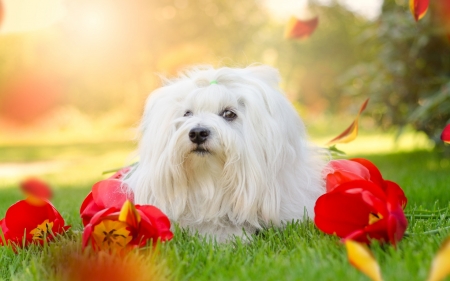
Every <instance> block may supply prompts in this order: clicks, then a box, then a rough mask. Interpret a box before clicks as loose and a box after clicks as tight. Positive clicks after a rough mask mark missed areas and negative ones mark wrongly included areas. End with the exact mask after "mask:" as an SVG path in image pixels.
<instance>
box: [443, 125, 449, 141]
mask: <svg viewBox="0 0 450 281" xmlns="http://www.w3.org/2000/svg"><path fill="white" fill-rule="evenodd" d="M441 140H442V141H443V142H445V143H449V144H450V124H448V125H447V126H445V128H444V130H443V131H442V134H441Z"/></svg>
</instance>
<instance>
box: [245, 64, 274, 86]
mask: <svg viewBox="0 0 450 281" xmlns="http://www.w3.org/2000/svg"><path fill="white" fill-rule="evenodd" d="M243 71H245V72H246V73H247V74H248V75H250V76H252V77H254V78H256V79H258V80H261V81H263V82H264V83H266V84H268V85H269V86H271V87H272V88H278V84H279V83H280V73H279V72H278V70H277V69H275V68H273V67H270V66H268V65H250V66H248V67H246V68H244V69H243Z"/></svg>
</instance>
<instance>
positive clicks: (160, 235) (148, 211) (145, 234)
mask: <svg viewBox="0 0 450 281" xmlns="http://www.w3.org/2000/svg"><path fill="white" fill-rule="evenodd" d="M136 209H137V210H138V212H139V214H140V215H141V218H142V221H141V229H140V230H139V234H138V236H139V240H141V242H142V243H143V242H145V241H147V240H148V239H153V242H156V240H158V239H161V241H168V240H170V239H172V238H173V233H172V232H171V231H170V220H169V218H168V217H167V216H166V215H165V214H164V213H163V212H162V211H161V210H160V209H158V208H156V207H155V206H151V205H144V206H140V205H137V206H136Z"/></svg>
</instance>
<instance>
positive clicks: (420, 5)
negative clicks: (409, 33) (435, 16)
mask: <svg viewBox="0 0 450 281" xmlns="http://www.w3.org/2000/svg"><path fill="white" fill-rule="evenodd" d="M429 2H430V1H429V0H409V10H410V11H411V14H412V15H413V17H414V19H415V20H416V21H419V20H420V19H422V18H423V17H424V16H425V14H426V13H427V10H428V4H429Z"/></svg>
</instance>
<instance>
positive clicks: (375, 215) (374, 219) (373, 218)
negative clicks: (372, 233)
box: [369, 213, 383, 225]
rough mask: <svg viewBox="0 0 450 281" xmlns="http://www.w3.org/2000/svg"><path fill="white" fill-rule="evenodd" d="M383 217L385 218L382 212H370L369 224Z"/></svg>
mask: <svg viewBox="0 0 450 281" xmlns="http://www.w3.org/2000/svg"><path fill="white" fill-rule="evenodd" d="M381 219H383V216H382V215H381V214H380V213H378V214H375V213H370V214H369V225H371V224H374V223H376V222H377V221H379V220H381Z"/></svg>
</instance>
